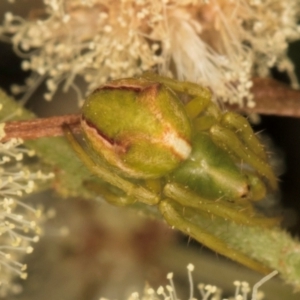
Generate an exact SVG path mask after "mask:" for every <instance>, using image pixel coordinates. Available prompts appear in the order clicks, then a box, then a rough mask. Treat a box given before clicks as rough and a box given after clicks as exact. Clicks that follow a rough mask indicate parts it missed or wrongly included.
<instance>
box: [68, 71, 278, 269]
mask: <svg viewBox="0 0 300 300" xmlns="http://www.w3.org/2000/svg"><path fill="white" fill-rule="evenodd" d="M179 96H180V97H181V98H182V97H183V98H185V102H182V101H181V100H180V99H179ZM81 125H82V130H83V133H84V137H85V140H86V141H87V147H88V151H89V154H87V153H86V151H85V150H84V149H83V148H82V147H81V145H80V144H79V143H78V142H77V141H76V140H75V138H74V136H73V135H72V133H71V132H70V131H69V130H68V129H66V130H65V131H66V136H67V138H68V140H69V141H70V143H71V145H72V146H73V148H74V149H75V151H76V152H77V154H78V156H79V157H80V158H81V160H82V161H83V162H84V164H85V165H86V166H87V167H88V168H89V169H90V170H91V171H92V172H93V173H94V174H96V175H97V176H98V177H100V179H102V181H103V182H105V183H106V184H105V185H103V186H101V188H100V189H99V191H100V193H101V194H102V195H103V197H104V198H105V199H106V200H107V201H108V202H111V203H113V204H115V205H129V204H132V203H134V202H136V201H140V202H143V203H146V204H149V205H157V207H158V209H159V211H160V212H161V214H162V215H163V217H164V218H165V220H166V221H167V222H168V223H169V224H170V225H171V226H173V227H175V228H177V229H179V230H181V231H183V232H185V233H186V234H189V235H190V236H192V237H193V238H195V239H196V240H198V241H199V242H201V243H203V244H205V245H206V246H208V247H209V248H211V249H213V250H215V251H217V252H219V253H221V254H223V255H226V256H228V257H230V258H232V259H234V260H236V261H239V262H240V263H242V264H244V265H247V266H249V267H251V268H253V269H256V270H259V271H261V272H268V271H269V270H268V268H266V267H264V266H262V265H261V264H260V263H259V262H257V261H255V260H253V259H251V258H249V257H247V256H245V255H244V254H242V253H240V252H238V251H236V250H233V249H231V248H230V247H228V246H227V245H226V243H225V242H224V241H222V240H220V239H219V238H218V237H214V236H212V235H210V234H209V233H208V232H206V230H205V228H199V227H198V226H197V225H196V224H193V222H192V221H191V218H190V216H191V215H195V214H198V215H199V214H200V215H203V216H206V217H207V215H213V216H216V217H217V218H223V219H226V220H230V221H233V222H236V223H238V224H242V225H245V226H273V225H274V224H275V223H276V222H277V220H275V219H268V218H265V217H263V216H260V215H258V214H257V212H255V209H254V208H253V203H254V202H256V201H260V200H262V199H263V198H264V197H265V196H266V194H267V193H269V192H273V191H275V190H276V189H277V179H276V176H275V175H274V173H273V170H272V168H271V167H270V165H269V163H268V159H267V155H266V153H265V150H264V148H263V146H262V145H261V143H260V141H259V140H258V138H257V137H256V136H255V134H254V133H253V131H252V129H251V127H250V125H249V123H248V121H247V120H246V119H245V118H244V117H242V116H240V115H238V114H235V113H232V112H226V113H223V112H222V111H221V110H220V109H219V108H218V107H217V105H216V104H214V103H213V102H212V100H211V92H210V91H209V90H208V89H207V88H204V87H201V86H199V85H197V84H194V83H190V82H179V81H176V80H173V79H169V78H165V77H161V76H158V75H155V74H148V73H147V74H144V75H143V76H142V77H139V78H129V79H120V80H116V81H112V82H110V83H107V84H106V85H104V86H102V87H100V88H99V89H97V90H96V91H95V92H94V93H92V94H91V95H90V96H89V97H88V98H87V99H86V102H85V104H84V106H83V108H82V121H81Z"/></svg>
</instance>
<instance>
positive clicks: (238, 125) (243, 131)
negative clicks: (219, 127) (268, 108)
mask: <svg viewBox="0 0 300 300" xmlns="http://www.w3.org/2000/svg"><path fill="white" fill-rule="evenodd" d="M221 124H223V125H224V126H225V127H226V128H229V129H231V130H233V131H234V132H235V133H236V134H237V135H238V136H239V137H240V138H241V140H242V141H243V142H244V144H245V145H246V146H247V147H249V149H251V150H252V151H253V152H254V153H255V154H256V155H257V156H258V157H259V158H261V159H262V160H265V161H267V159H268V158H267V154H266V152H265V150H264V147H263V145H262V144H261V143H260V141H259V139H258V138H257V136H256V135H255V133H254V132H253V130H252V128H251V126H250V124H249V122H248V121H247V120H246V119H245V118H244V117H243V116H241V115H238V114H236V113H234V112H227V113H225V114H224V115H223V116H222V119H221Z"/></svg>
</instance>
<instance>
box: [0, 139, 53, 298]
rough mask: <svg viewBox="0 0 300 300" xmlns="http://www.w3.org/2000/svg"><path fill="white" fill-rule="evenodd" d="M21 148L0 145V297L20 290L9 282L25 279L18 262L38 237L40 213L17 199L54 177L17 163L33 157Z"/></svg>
mask: <svg viewBox="0 0 300 300" xmlns="http://www.w3.org/2000/svg"><path fill="white" fill-rule="evenodd" d="M21 144H22V141H21V140H20V139H11V140H10V141H8V142H5V143H0V164H1V167H0V297H4V296H5V295H6V294H7V293H8V292H18V291H19V290H20V287H19V286H18V285H16V284H13V283H12V280H13V278H14V277H16V276H20V277H21V278H23V279H26V277H27V273H26V265H25V264H23V263H22V262H21V261H22V258H23V256H24V255H25V254H28V253H31V252H32V251H33V243H35V242H37V241H38V240H39V236H40V234H41V229H40V227H39V223H40V221H41V217H42V211H41V209H34V208H32V207H31V206H29V205H27V204H26V203H25V200H24V202H23V201H21V200H20V197H21V196H22V195H26V194H29V193H31V192H33V190H34V188H35V186H36V184H37V183H38V182H40V181H44V180H47V179H49V178H52V177H53V174H47V175H45V174H43V173H42V172H41V171H37V172H30V171H29V170H26V168H25V167H24V166H23V165H22V164H21V162H20V161H21V160H22V159H23V155H24V154H26V155H29V156H32V155H33V152H32V151H30V150H26V149H24V148H23V149H22V148H20V145H21Z"/></svg>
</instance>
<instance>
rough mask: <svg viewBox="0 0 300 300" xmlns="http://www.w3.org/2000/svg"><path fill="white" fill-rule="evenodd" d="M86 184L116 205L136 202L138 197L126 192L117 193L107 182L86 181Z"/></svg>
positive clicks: (88, 187) (89, 188)
mask: <svg viewBox="0 0 300 300" xmlns="http://www.w3.org/2000/svg"><path fill="white" fill-rule="evenodd" d="M84 186H85V187H86V188H87V189H88V190H92V191H93V192H95V193H96V194H97V195H99V196H101V197H102V198H103V199H105V201H107V202H108V203H110V204H112V205H115V206H127V205H131V204H133V203H135V202H136V201H137V199H135V198H133V197H129V196H127V195H126V194H124V193H117V192H115V191H113V190H112V189H111V188H110V186H107V183H104V182H103V183H102V182H101V183H100V182H99V180H97V181H86V182H84Z"/></svg>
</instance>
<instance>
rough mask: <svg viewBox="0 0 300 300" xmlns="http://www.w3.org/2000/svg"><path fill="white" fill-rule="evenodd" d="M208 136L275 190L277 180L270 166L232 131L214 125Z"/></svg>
mask: <svg viewBox="0 0 300 300" xmlns="http://www.w3.org/2000/svg"><path fill="white" fill-rule="evenodd" d="M210 135H211V137H212V139H213V140H214V142H215V143H216V144H217V145H219V146H220V147H221V148H223V149H225V150H226V151H227V152H229V153H230V152H231V153H233V154H235V155H236V156H237V157H239V158H240V159H241V160H242V161H244V162H245V163H247V164H249V165H250V166H252V167H253V168H254V169H255V170H256V171H257V172H258V173H259V174H260V175H262V176H263V177H265V178H266V179H267V180H268V181H269V184H270V186H271V188H272V189H273V190H276V189H277V187H278V184H277V178H276V176H275V174H274V172H273V170H272V168H271V166H270V165H269V164H268V163H267V162H266V161H265V160H263V159H261V158H260V157H259V156H258V155H256V154H255V153H254V152H253V151H252V150H251V149H249V147H247V146H245V145H244V144H243V143H242V142H241V141H240V140H239V138H238V136H237V135H236V134H235V133H234V132H233V131H232V130H230V129H227V128H225V127H223V126H220V125H214V126H212V127H211V129H210Z"/></svg>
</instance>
